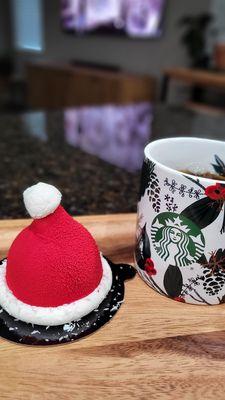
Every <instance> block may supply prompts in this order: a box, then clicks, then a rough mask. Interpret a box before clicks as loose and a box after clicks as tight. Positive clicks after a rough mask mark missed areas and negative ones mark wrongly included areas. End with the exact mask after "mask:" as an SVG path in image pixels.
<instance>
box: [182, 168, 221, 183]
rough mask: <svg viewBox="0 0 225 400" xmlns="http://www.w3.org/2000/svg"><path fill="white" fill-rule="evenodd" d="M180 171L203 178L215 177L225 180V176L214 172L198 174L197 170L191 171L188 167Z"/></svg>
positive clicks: (218, 179)
mask: <svg viewBox="0 0 225 400" xmlns="http://www.w3.org/2000/svg"><path fill="white" fill-rule="evenodd" d="M180 172H184V173H185V174H189V175H194V176H198V177H201V178H208V179H214V180H215V181H225V176H223V175H219V174H213V173H212V172H203V173H199V174H196V173H195V172H192V171H189V170H187V169H184V170H180Z"/></svg>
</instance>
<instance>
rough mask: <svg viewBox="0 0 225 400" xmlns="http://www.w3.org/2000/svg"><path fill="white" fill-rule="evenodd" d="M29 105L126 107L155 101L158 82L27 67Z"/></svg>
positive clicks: (65, 68)
mask: <svg viewBox="0 0 225 400" xmlns="http://www.w3.org/2000/svg"><path fill="white" fill-rule="evenodd" d="M27 82H28V105H29V106H30V107H32V108H46V109H54V108H65V107H71V106H78V105H86V104H90V105H92V104H93V105H94V104H106V103H115V104H126V103H132V102H140V101H153V100H154V99H155V79H154V78H152V77H150V76H142V75H134V74H129V73H124V72H111V71H108V70H105V71H104V70H102V69H97V68H88V67H76V66H70V65H69V64H67V65H66V64H56V63H35V64H28V65H27Z"/></svg>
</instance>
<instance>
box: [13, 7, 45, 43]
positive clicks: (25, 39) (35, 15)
mask: <svg viewBox="0 0 225 400" xmlns="http://www.w3.org/2000/svg"><path fill="white" fill-rule="evenodd" d="M11 4H12V21H13V33H14V44H15V48H16V49H18V50H30V51H42V50H43V26H42V25H43V24H42V0H11Z"/></svg>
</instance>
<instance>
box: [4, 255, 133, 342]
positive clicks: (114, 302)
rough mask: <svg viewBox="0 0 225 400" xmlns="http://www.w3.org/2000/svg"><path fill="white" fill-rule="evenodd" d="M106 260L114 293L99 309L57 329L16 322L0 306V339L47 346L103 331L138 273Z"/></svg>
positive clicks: (111, 291)
mask: <svg viewBox="0 0 225 400" xmlns="http://www.w3.org/2000/svg"><path fill="white" fill-rule="evenodd" d="M105 258H106V257H105ZM106 260H107V261H108V263H109V265H110V267H111V270H112V275H113V281H112V287H111V290H110V291H109V293H108V295H107V296H106V298H105V299H104V300H103V302H102V303H101V304H100V306H99V307H98V309H95V310H94V311H92V312H91V313H89V314H88V315H86V316H84V317H83V318H81V319H79V320H78V321H72V322H70V323H68V324H64V325H58V326H43V325H36V324H28V323H26V322H23V321H20V320H18V319H15V318H14V317H12V316H11V315H9V314H8V313H7V312H6V311H5V310H4V309H3V308H1V307H0V336H2V337H3V338H5V339H8V340H10V341H12V342H17V343H23V344H28V345H42V346H43V345H44V346H46V345H51V344H60V343H68V342H71V341H74V340H77V339H81V338H82V337H84V336H87V335H89V334H90V333H93V332H95V331H96V330H97V329H99V328H101V326H103V325H104V324H106V323H107V322H108V321H109V320H110V319H111V318H112V317H113V316H114V314H115V313H116V312H117V311H118V310H119V308H120V306H121V304H122V303H123V301H124V290H125V285H124V281H125V280H126V279H131V278H133V277H134V276H135V274H136V271H135V269H134V268H133V267H131V266H130V265H128V264H113V263H112V262H111V261H109V260H108V259H107V258H106Z"/></svg>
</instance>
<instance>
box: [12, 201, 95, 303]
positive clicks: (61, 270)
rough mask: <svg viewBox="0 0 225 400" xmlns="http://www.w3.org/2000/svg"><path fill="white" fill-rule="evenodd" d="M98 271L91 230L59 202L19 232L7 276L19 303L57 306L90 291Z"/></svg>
mask: <svg viewBox="0 0 225 400" xmlns="http://www.w3.org/2000/svg"><path fill="white" fill-rule="evenodd" d="M102 271H103V270H102V263H101V258H100V253H99V250H98V247H97V245H96V243H95V241H94V239H93V238H92V236H91V235H90V233H89V232H88V231H87V230H86V229H85V228H84V227H83V226H82V225H81V224H79V223H78V222H76V221H75V220H74V219H73V218H72V217H71V216H70V215H69V214H67V212H66V211H65V210H64V209H63V207H62V206H58V207H57V208H56V210H55V211H54V212H53V213H52V214H49V215H48V216H46V217H44V218H41V219H36V220H34V221H33V222H32V223H31V225H30V226H28V227H27V228H25V229H24V230H23V231H22V232H21V233H20V234H19V235H18V236H17V238H16V239H15V241H14V242H13V244H12V246H11V248H10V250H9V253H8V261H7V271H6V281H7V284H8V287H9V288H10V289H11V291H12V292H13V294H14V295H15V296H16V298H18V299H19V300H21V301H22V302H24V303H27V304H30V305H34V306H42V307H57V306H60V305H63V304H66V303H71V302H74V301H76V300H79V299H81V298H83V297H85V296H87V295H89V294H90V293H91V292H93V291H94V290H95V289H96V288H97V286H98V285H99V283H100V281H101V278H102V273H103V272H102Z"/></svg>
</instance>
